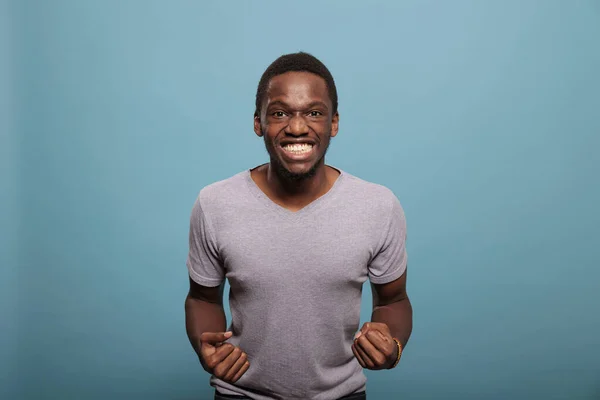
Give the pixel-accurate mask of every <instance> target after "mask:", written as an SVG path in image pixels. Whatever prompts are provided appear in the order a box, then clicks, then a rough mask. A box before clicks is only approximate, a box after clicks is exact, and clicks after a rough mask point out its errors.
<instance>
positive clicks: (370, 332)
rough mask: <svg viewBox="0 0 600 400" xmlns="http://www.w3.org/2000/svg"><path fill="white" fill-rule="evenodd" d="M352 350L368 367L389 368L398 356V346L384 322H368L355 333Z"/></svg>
mask: <svg viewBox="0 0 600 400" xmlns="http://www.w3.org/2000/svg"><path fill="white" fill-rule="evenodd" d="M352 352H353V353H354V356H355V357H356V359H357V360H358V363H359V364H360V365H361V366H362V367H363V368H367V369H389V368H390V367H391V366H392V365H394V363H395V362H396V359H397V358H398V346H397V345H396V342H395V341H394V340H393V339H392V335H391V333H390V329H389V328H388V326H387V325H386V324H384V323H380V322H366V323H365V324H364V325H363V326H362V328H361V329H360V331H358V332H357V333H356V335H354V343H352Z"/></svg>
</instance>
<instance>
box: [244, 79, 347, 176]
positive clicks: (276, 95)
mask: <svg viewBox="0 0 600 400" xmlns="http://www.w3.org/2000/svg"><path fill="white" fill-rule="evenodd" d="M338 121H339V115H338V114H337V112H336V113H335V114H334V113H333V110H332V104H331V99H330V98H329V92H328V90H327V84H326V83H325V80H324V79H323V78H321V77H320V76H318V75H315V74H312V73H310V72H286V73H284V74H281V75H277V76H275V77H273V78H272V79H271V81H270V82H269V86H268V89H267V93H266V96H265V100H264V101H263V104H262V106H261V112H260V115H256V116H255V117H254V131H255V132H256V134H257V135H258V136H262V137H264V140H265V146H266V148H267V152H268V153H269V156H270V159H271V165H272V166H273V167H274V168H275V171H276V172H277V173H278V174H279V175H280V176H281V177H283V178H286V179H288V180H302V179H306V178H310V177H312V176H314V175H315V173H316V171H317V170H318V168H320V167H322V166H324V165H325V153H326V152H327V148H328V147H329V142H330V139H331V138H332V137H334V136H335V135H337V132H338Z"/></svg>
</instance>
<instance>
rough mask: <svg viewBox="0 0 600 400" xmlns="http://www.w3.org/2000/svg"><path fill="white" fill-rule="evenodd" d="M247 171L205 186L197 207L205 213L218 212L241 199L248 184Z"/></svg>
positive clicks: (197, 199)
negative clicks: (209, 211) (233, 201)
mask: <svg viewBox="0 0 600 400" xmlns="http://www.w3.org/2000/svg"><path fill="white" fill-rule="evenodd" d="M246 173H247V171H242V172H239V173H237V174H235V175H233V176H231V177H229V178H226V179H223V180H220V181H217V182H214V183H211V184H209V185H207V186H204V187H203V188H202V189H201V190H200V192H199V193H198V196H197V198H196V205H197V206H198V207H201V208H202V210H203V211H205V212H206V211H208V210H216V209H219V208H221V207H222V206H224V205H226V204H227V203H229V202H231V201H232V200H234V199H236V198H238V197H239V195H240V193H241V191H242V190H241V189H242V188H243V187H244V186H245V185H246V184H247V183H246Z"/></svg>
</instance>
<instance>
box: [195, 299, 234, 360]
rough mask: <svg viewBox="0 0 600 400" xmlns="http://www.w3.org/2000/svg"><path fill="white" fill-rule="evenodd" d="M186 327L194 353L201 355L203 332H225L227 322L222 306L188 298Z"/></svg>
mask: <svg viewBox="0 0 600 400" xmlns="http://www.w3.org/2000/svg"><path fill="white" fill-rule="evenodd" d="M185 327H186V331H187V335H188V338H189V340H190V343H191V345H192V347H193V348H194V351H195V352H196V354H198V356H199V355H200V335H201V334H202V333H203V332H225V329H227V320H226V318H225V310H224V309H223V305H222V304H218V303H210V302H207V301H204V300H200V299H195V298H193V297H190V296H187V298H186V299H185Z"/></svg>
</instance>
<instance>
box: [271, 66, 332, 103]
mask: <svg viewBox="0 0 600 400" xmlns="http://www.w3.org/2000/svg"><path fill="white" fill-rule="evenodd" d="M266 100H267V103H270V102H273V101H276V100H282V101H286V102H294V103H301V102H312V101H316V100H318V101H323V102H327V104H330V101H331V99H330V98H329V91H328V90H327V84H326V83H325V79H323V78H321V77H320V76H319V75H315V74H313V73H310V72H296V71H294V72H286V73H284V74H281V75H277V76H274V77H273V78H272V79H271V81H270V82H269V86H268V87H267V96H266Z"/></svg>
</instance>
